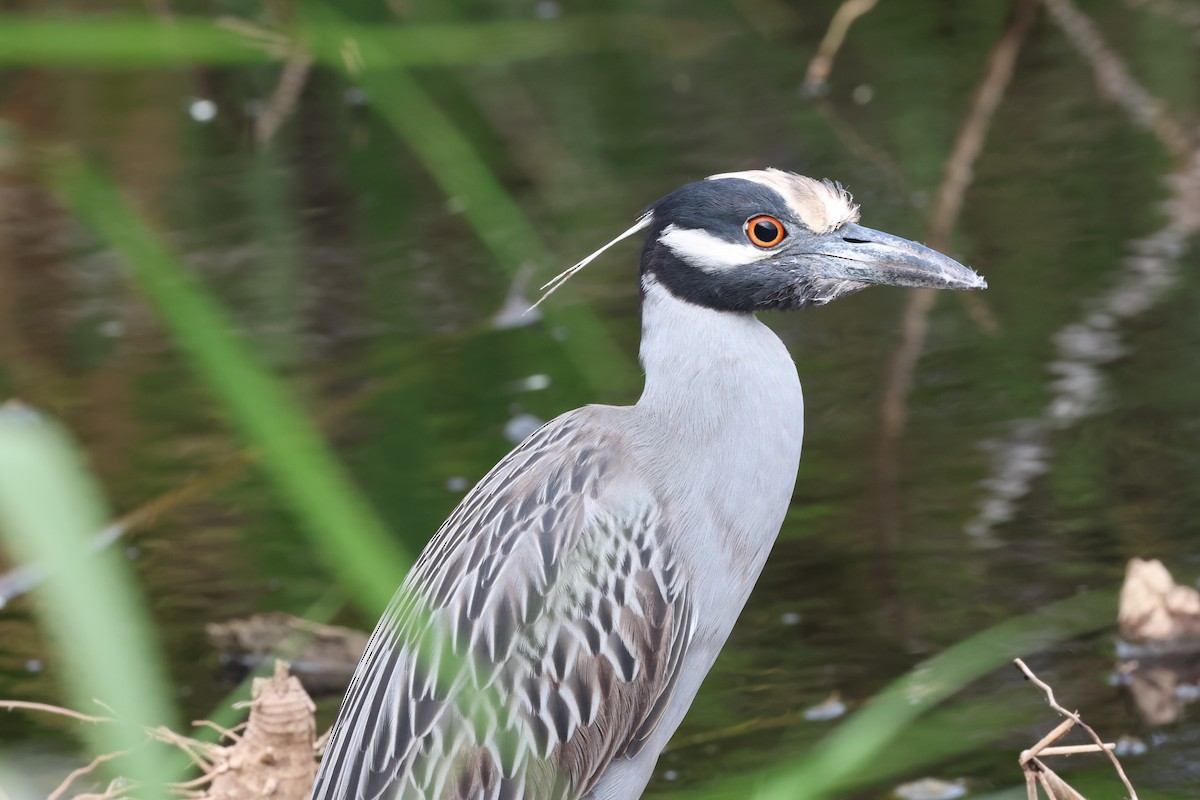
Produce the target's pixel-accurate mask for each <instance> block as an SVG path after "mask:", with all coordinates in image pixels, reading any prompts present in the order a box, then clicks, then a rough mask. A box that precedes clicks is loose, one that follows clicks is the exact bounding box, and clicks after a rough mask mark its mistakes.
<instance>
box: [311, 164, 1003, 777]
mask: <svg viewBox="0 0 1200 800" xmlns="http://www.w3.org/2000/svg"><path fill="white" fill-rule="evenodd" d="M641 230H645V231H647V234H646V244H645V247H644V248H643V250H642V258H641V271H640V275H639V282H640V287H641V293H642V346H641V360H642V364H643V366H644V367H645V370H646V387H645V391H644V392H643V393H642V396H641V398H640V399H639V400H638V402H637V404H636V405H633V406H628V407H614V406H587V407H585V408H581V409H577V410H575V411H570V412H568V413H566V414H563V415H562V416H561V417H558V418H557V419H555V420H554V421H552V422H550V423H548V424H546V425H545V426H544V427H542V428H541V429H540V430H539V431H537V432H536V433H534V434H533V435H532V436H530V437H529V438H528V439H526V440H525V441H524V442H523V443H521V445H520V446H518V447H517V448H516V449H515V450H513V451H512V452H511V453H509V454H508V455H507V456H506V457H505V458H504V459H503V460H502V461H501V462H500V463H499V464H497V465H496V467H495V468H494V469H493V470H492V471H491V472H489V473H488V474H487V476H486V477H484V479H483V480H481V481H480V482H479V484H478V485H477V486H476V487H475V488H474V489H472V490H471V492H470V493H469V494H468V495H467V496H466V498H465V499H464V500H463V501H462V503H461V504H460V505H459V506H458V508H457V509H455V511H454V513H453V514H451V515H450V518H449V519H448V520H447V521H446V523H445V524H444V525H443V526H442V528H441V529H440V530H439V531H438V533H437V535H436V536H434V538H433V540H432V541H431V542H430V543H429V546H428V547H426V548H425V551H424V552H423V553H422V554H421V557H420V558H419V559H418V560H417V563H416V566H414V567H413V570H412V572H411V574H409V576H408V578H407V579H406V580H405V582H404V584H403V586H402V587H401V590H400V592H399V594H398V595H397V600H396V601H395V602H393V605H392V607H391V608H390V609H389V610H388V611H387V613H385V614H384V617H383V619H382V620H380V622H379V625H378V626H377V627H376V628H375V633H374V635H373V636H372V637H371V642H370V644H369V645H368V646H367V650H366V653H365V654H364V655H363V657H362V661H361V662H360V663H359V665H358V669H357V671H356V673H355V675H354V679H353V681H352V683H351V684H350V689H349V691H348V692H347V694H346V698H345V701H344V702H343V705H342V709H341V713H340V715H339V717H338V720H337V723H336V725H335V727H334V731H333V735H332V738H331V739H330V742H329V747H328V750H327V752H326V754H325V757H324V760H323V762H322V764H321V770H320V774H319V775H318V777H317V784H316V788H315V789H314V792H313V797H314V798H319V799H320V800H334V799H335V798H336V800H356V799H357V798H389V799H390V798H405V800H407V799H408V798H425V799H426V800H435V799H436V800H443V799H450V798H453V800H468V799H470V798H511V799H513V800H515V799H516V798H531V799H534V800H549V799H551V798H553V799H554V800H560V799H561V800H576V798H595V800H601V799H605V800H608V799H610V798H635V797H638V796H639V795H640V794H641V792H642V790H643V788H644V787H645V785H646V782H647V781H648V780H649V778H650V775H651V772H652V771H653V769H654V764H655V762H656V761H657V760H658V756H659V753H660V752H661V751H662V749H663V747H664V746H665V745H666V743H667V740H668V739H669V738H670V736H671V734H672V733H673V732H674V730H675V729H676V727H678V725H679V723H680V721H681V720H682V719H683V715H684V713H685V712H686V711H687V709H688V706H689V705H690V704H691V702H692V698H693V697H694V696H695V694H696V690H697V689H699V687H700V682H701V681H702V680H703V679H704V676H705V674H706V673H707V672H708V670H709V668H710V667H711V666H712V664H713V661H714V660H715V659H716V657H717V653H718V652H719V651H720V649H721V646H722V645H723V644H724V642H725V639H726V637H728V635H729V632H730V630H731V629H732V628H733V624H734V621H735V620H736V619H737V616H738V614H739V613H740V611H741V609H742V606H743V605H744V604H745V602H746V598H747V597H748V596H749V594H750V590H751V588H752V587H753V586H754V582H755V581H756V580H757V578H758V575H759V573H760V571H761V570H762V568H763V563H764V562H765V561H766V558H767V553H768V551H769V550H770V549H771V545H772V543H773V542H774V541H775V537H776V535H777V534H778V532H779V527H780V525H781V524H782V522H783V518H784V513H785V511H786V510H787V507H788V502H789V500H790V498H791V496H792V487H793V485H794V482H795V477H796V468H797V467H798V465H799V461H800V442H801V435H802V432H803V420H802V416H803V401H802V398H801V394H800V382H799V380H798V379H797V377H796V368H795V365H794V364H793V363H792V359H791V357H790V356H789V355H788V352H787V350H786V348H784V346H783V343H782V342H780V341H779V339H778V338H777V337H776V336H775V334H773V333H772V332H771V331H770V329H769V328H767V327H766V326H765V325H763V324H762V323H761V322H759V321H758V320H757V319H756V318H755V316H754V314H755V312H757V311H773V310H789V309H796V308H803V307H805V306H809V305H824V304H825V303H828V302H829V301H830V300H833V299H834V298H835V297H840V296H841V295H844V294H849V293H850V292H854V291H857V290H859V289H862V288H864V287H865V286H867V285H868V284H872V283H878V284H890V285H893V286H924V287H934V288H947V289H977V288H984V287H985V286H986V283H985V282H984V280H983V279H982V278H980V277H979V276H978V275H976V274H975V273H974V272H972V271H971V270H970V269H968V268H967V267H964V266H963V265H961V264H959V263H958V262H957V261H954V260H952V259H950V258H947V257H945V256H943V255H941V254H939V253H936V252H934V251H932V250H930V249H928V248H926V247H923V246H921V245H919V244H916V243H914V242H910V241H908V240H906V239H901V238H898V237H896V236H891V235H889V234H886V233H880V232H879V231H875V230H871V229H870V228H864V227H862V226H860V225H859V224H858V208H857V207H856V206H855V205H853V204H852V203H851V201H850V197H849V195H847V194H846V193H845V192H844V191H843V190H842V189H841V187H839V186H837V185H835V184H832V183H829V182H822V181H816V180H813V179H811V178H806V177H803V176H800V175H795V174H792V173H787V172H781V171H779V170H774V169H768V170H761V171H752V172H735V173H728V174H723V175H714V176H712V177H710V178H708V179H707V180H704V181H699V182H696V183H689V184H687V185H686V186H683V187H682V188H680V189H677V190H676V191H674V192H672V193H671V194H669V195H667V196H666V197H664V198H663V199H661V200H659V201H658V202H657V203H655V204H654V205H653V206H651V207H650V209H649V210H648V211H646V212H645V214H643V215H642V216H641V217H640V218H639V219H638V221H637V223H636V224H635V225H634V226H633V227H632V228H631V229H630V230H628V231H626V232H625V233H624V234H623V235H622V236H620V237H618V238H617V239H616V240H614V242H613V243H615V242H616V241H620V239H622V238H625V237H626V236H629V235H632V234H633V233H636V232H638V231H641ZM611 244H612V243H610V245H611ZM607 246H608V245H606V247H607ZM603 249H604V248H601V250H603ZM599 252H600V251H597V254H598V253H599ZM597 254H593V255H592V256H590V257H589V258H588V259H585V260H584V261H583V262H581V264H580V265H576V268H577V267H579V266H581V265H582V264H586V263H587V262H588V261H590V260H591V259H592V258H594V257H595V255H597ZM574 269H575V268H573V269H572V270H569V271H568V273H566V274H569V273H570V272H572V271H574ZM414 608H415V609H416V611H415V612H414V611H413V609H414Z"/></svg>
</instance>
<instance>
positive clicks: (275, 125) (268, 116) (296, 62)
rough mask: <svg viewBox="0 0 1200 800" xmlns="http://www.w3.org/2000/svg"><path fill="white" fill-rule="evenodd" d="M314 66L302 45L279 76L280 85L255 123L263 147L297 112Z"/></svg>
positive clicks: (257, 140) (256, 138) (258, 142)
mask: <svg viewBox="0 0 1200 800" xmlns="http://www.w3.org/2000/svg"><path fill="white" fill-rule="evenodd" d="M312 65H313V57H312V55H311V54H309V52H308V51H307V50H305V49H303V48H302V47H300V46H299V45H297V46H296V47H294V48H293V49H292V51H291V53H289V54H288V57H287V61H285V62H284V64H283V69H282V70H281V71H280V73H279V83H278V84H276V86H275V90H274V91H273V92H271V97H270V99H269V100H267V105H266V107H265V108H263V110H262V113H261V114H259V115H258V118H257V119H255V120H254V140H255V142H256V143H257V144H258V145H259V146H260V147H262V146H265V145H266V144H268V143H270V141H271V139H272V138H273V137H274V136H275V132H276V131H278V130H279V127H280V126H281V125H283V123H284V120H286V119H287V118H288V117H289V116H291V114H292V112H293V111H295V110H296V103H297V102H299V100H300V93H301V92H303V91H304V84H305V83H306V82H307V80H308V73H309V70H310V69H311V68H312Z"/></svg>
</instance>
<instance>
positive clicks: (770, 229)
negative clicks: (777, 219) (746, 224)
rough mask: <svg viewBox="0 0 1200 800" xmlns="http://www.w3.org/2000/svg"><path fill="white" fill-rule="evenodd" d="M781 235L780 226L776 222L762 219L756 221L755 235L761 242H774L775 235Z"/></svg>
mask: <svg viewBox="0 0 1200 800" xmlns="http://www.w3.org/2000/svg"><path fill="white" fill-rule="evenodd" d="M778 235H779V228H777V227H776V226H775V223H774V222H767V221H766V220H762V221H760V222H756V223H754V237H755V238H756V239H758V240H759V241H760V242H773V241H775V237H776V236H778Z"/></svg>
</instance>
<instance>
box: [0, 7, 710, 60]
mask: <svg viewBox="0 0 1200 800" xmlns="http://www.w3.org/2000/svg"><path fill="white" fill-rule="evenodd" d="M310 10H311V11H312V12H314V14H313V15H314V16H317V17H319V18H320V22H319V23H318V24H312V25H308V26H306V25H304V24H303V23H301V24H293V25H288V26H286V27H283V28H278V29H276V28H267V27H262V26H259V25H257V24H254V23H249V22H246V21H243V20H238V19H235V18H233V17H223V18H218V19H216V20H214V19H210V18H198V17H186V16H185V17H179V16H176V17H171V18H162V19H156V18H152V17H147V16H115V15H96V16H94V17H82V18H81V17H66V16H63V17H49V16H23V15H18V14H6V15H4V17H3V20H2V21H0V64H13V65H22V66H28V65H45V66H56V67H61V66H80V67H89V68H109V69H112V68H118V69H140V68H148V67H163V66H172V65H175V66H186V65H189V64H205V65H210V66H218V65H225V64H254V63H270V62H275V61H280V60H282V59H283V58H285V57H286V56H287V54H288V52H289V51H290V49H291V48H292V46H293V44H298V45H300V46H302V47H304V48H305V49H307V50H309V51H310V52H311V53H312V55H313V56H314V57H315V58H316V59H317V60H318V61H322V62H324V63H327V64H328V65H330V66H335V65H338V64H347V63H348V64H351V65H353V66H354V67H355V68H358V69H367V70H372V69H392V68H395V67H416V66H455V65H463V64H473V65H478V64H505V63H511V62H516V61H528V60H531V59H539V58H547V57H552V56H568V55H570V56H577V55H580V54H586V53H591V52H597V51H603V50H612V49H624V48H633V49H644V48H648V47H654V48H658V49H665V50H668V51H674V52H677V53H685V54H686V53H693V52H696V50H697V49H699V48H703V47H704V46H705V43H706V42H707V41H710V40H711V39H712V31H709V30H706V29H705V28H704V27H703V26H701V25H698V24H696V23H688V22H681V21H675V20H667V19H662V18H658V17H653V16H649V15H640V14H608V15H585V16H579V17H572V18H570V19H554V20H529V21H526V20H515V21H501V22H485V23H458V24H453V25H405V26H394V25H393V26H383V27H380V26H369V25H358V24H354V23H351V22H346V21H338V22H337V23H336V24H334V25H332V26H331V25H330V24H329V23H330V18H331V11H329V10H327V9H325V8H324V7H322V6H320V5H318V4H311V5H310ZM354 45H357V46H358V47H361V48H362V49H363V50H367V51H370V53H371V56H370V58H369V59H366V60H363V61H359V60H358V59H357V58H356V57H355V55H354V53H353V50H354ZM348 46H349V49H347V48H348Z"/></svg>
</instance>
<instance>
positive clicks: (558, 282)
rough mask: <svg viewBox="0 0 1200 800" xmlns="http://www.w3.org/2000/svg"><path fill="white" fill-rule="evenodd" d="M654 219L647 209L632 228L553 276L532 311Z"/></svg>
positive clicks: (532, 306) (530, 309)
mask: <svg viewBox="0 0 1200 800" xmlns="http://www.w3.org/2000/svg"><path fill="white" fill-rule="evenodd" d="M653 219H654V213H653V212H651V211H647V212H646V213H645V214H642V215H641V216H640V217H638V220H637V222H635V223H633V227H632V228H630V229H629V230H627V231H625V232H624V233H622V234H621V235H620V236H618V237H617V238H615V239H613V240H612V241H611V242H609V243H608V244H606V245H604V246H603V247H601V248H600V249H599V250H597V251H596V252H594V253H592V254H591V255H590V256H588V257H587V258H585V259H583V260H582V261H580V262H579V263H577V264H575V265H574V266H572V267H569V268H567V269H565V270H563V271H562V272H560V273H558V274H557V275H555V276H554V277H553V278H551V279H550V280H549V281H547V282H546V285H545V286H543V287H542V291H543V294H542V296H541V297H539V298H538V301H537V302H536V303H534V304H533V305H531V306H530V307H529V311H532V310H533V309H535V308H537V307H538V306H540V305H541V304H542V301H543V300H545V299H546V298H547V297H549V296H550V295H552V294H554V292H556V291H557V290H558V288H559V287H560V286H562V285H563V284H564V283H566V282H567V281H568V280H570V278H571V276H572V275H574V274H575V273H576V272H579V270H581V269H583V268H584V267H586V266H587V265H588V264H590V263H592V262H593V261H595V260H596V258H597V257H599V255H600V254H601V253H603V252H604V251H605V250H607V249H608V248H610V247H612V246H613V245H614V244H616V243H617V242H619V241H621V240H622V239H628V238H629V237H630V236H633V235H634V234H635V233H637V232H638V231H640V230H644V229H645V228H647V227H648V226H649V225H650V223H651V222H652V221H653ZM527 313H528V312H527Z"/></svg>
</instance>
